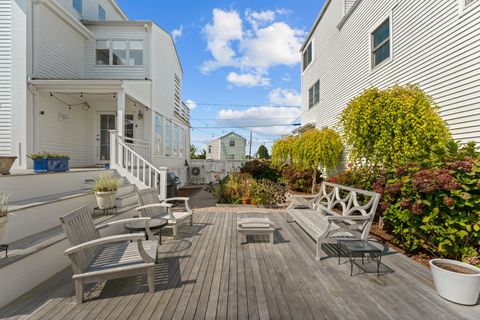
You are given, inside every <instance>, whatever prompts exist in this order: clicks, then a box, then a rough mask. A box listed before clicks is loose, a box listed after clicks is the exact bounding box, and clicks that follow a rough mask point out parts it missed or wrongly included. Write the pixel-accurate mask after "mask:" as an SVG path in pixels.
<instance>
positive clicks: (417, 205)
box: [412, 200, 424, 216]
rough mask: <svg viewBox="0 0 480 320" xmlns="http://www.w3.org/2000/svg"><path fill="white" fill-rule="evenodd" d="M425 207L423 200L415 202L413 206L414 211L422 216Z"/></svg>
mask: <svg viewBox="0 0 480 320" xmlns="http://www.w3.org/2000/svg"><path fill="white" fill-rule="evenodd" d="M423 209H424V205H423V203H422V200H417V201H415V203H414V204H413V206H412V212H413V214H415V215H417V216H421V215H422V214H423Z"/></svg>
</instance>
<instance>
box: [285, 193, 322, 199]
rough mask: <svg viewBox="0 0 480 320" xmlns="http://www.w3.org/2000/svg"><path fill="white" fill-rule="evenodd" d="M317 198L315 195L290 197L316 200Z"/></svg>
mask: <svg viewBox="0 0 480 320" xmlns="http://www.w3.org/2000/svg"><path fill="white" fill-rule="evenodd" d="M317 197H318V195H317V194H314V195H301V194H293V195H291V196H290V198H303V199H315V198H317Z"/></svg>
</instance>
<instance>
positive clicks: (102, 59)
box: [95, 40, 144, 66]
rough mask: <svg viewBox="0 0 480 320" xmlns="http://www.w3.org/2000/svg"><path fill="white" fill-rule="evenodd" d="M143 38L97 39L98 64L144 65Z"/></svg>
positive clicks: (96, 56) (96, 55)
mask: <svg viewBox="0 0 480 320" xmlns="http://www.w3.org/2000/svg"><path fill="white" fill-rule="evenodd" d="M143 51H144V50H143V40H96V41H95V61H96V62H95V63H96V65H106V66H108V65H110V66H142V65H143Z"/></svg>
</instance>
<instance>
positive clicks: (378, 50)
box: [372, 18, 390, 68]
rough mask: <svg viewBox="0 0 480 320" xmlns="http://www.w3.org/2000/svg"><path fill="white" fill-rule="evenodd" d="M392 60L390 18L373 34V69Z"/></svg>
mask: <svg viewBox="0 0 480 320" xmlns="http://www.w3.org/2000/svg"><path fill="white" fill-rule="evenodd" d="M389 58H390V18H388V19H387V20H385V21H383V22H382V24H381V25H379V26H378V27H377V28H376V29H375V30H374V31H373V32H372V68H374V67H376V66H378V65H379V64H380V63H382V62H384V61H386V60H388V59H389Z"/></svg>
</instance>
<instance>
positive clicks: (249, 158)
mask: <svg viewBox="0 0 480 320" xmlns="http://www.w3.org/2000/svg"><path fill="white" fill-rule="evenodd" d="M248 160H252V130H250V148H249V151H248Z"/></svg>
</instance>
